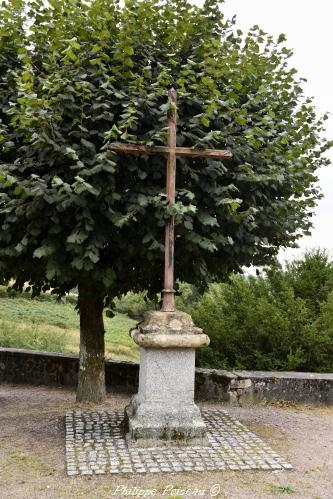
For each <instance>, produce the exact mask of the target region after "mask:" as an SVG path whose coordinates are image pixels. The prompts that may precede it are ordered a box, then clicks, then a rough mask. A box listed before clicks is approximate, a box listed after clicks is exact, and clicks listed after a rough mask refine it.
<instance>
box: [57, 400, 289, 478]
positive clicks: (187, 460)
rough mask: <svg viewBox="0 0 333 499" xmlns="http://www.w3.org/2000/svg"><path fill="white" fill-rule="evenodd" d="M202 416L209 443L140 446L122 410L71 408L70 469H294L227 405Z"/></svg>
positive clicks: (68, 425) (77, 472)
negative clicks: (130, 439) (129, 439)
mask: <svg viewBox="0 0 333 499" xmlns="http://www.w3.org/2000/svg"><path fill="white" fill-rule="evenodd" d="M202 416H203V419H204V421H205V422H206V424H207V437H208V441H209V445H207V446H198V445H197V446H179V445H176V444H171V445H168V446H166V447H150V448H137V447H131V446H128V445H127V443H126V440H125V438H124V435H123V431H122V427H121V422H122V419H123V413H122V412H120V411H96V412H88V411H68V412H67V413H66V415H65V425H66V469H67V474H68V475H69V476H73V475H102V474H106V473H111V474H119V473H138V474H140V473H170V472H171V473H177V472H184V471H197V472H203V471H214V470H250V469H256V470H289V469H292V466H291V464H289V463H288V462H287V461H286V460H285V459H283V458H282V457H280V456H279V455H278V454H277V453H276V452H274V451H273V450H272V449H271V448H270V447H269V446H268V445H266V444H265V442H263V441H262V440H261V439H260V438H259V437H257V436H256V435H255V434H254V433H252V432H251V431H250V430H248V429H247V428H246V427H245V426H244V425H243V424H241V423H240V422H239V421H237V420H236V419H234V418H232V417H231V416H229V415H228V413H227V412H226V411H224V410H221V409H209V410H203V411H202Z"/></svg>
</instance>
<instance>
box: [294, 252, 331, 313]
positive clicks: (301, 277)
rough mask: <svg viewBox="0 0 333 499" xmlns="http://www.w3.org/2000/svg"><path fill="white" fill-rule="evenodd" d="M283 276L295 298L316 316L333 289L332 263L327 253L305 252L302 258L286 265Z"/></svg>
mask: <svg viewBox="0 0 333 499" xmlns="http://www.w3.org/2000/svg"><path fill="white" fill-rule="evenodd" d="M284 276H285V278H286V279H287V282H289V283H290V284H291V286H292V287H293V289H294V292H295V296H298V297H300V298H302V299H303V300H305V302H306V305H307V307H308V308H310V309H311V311H312V312H313V314H316V313H318V312H320V308H321V303H323V302H325V301H326V300H327V298H328V295H329V293H330V291H332V289H333V261H332V260H331V259H330V257H329V255H328V253H327V251H324V250H321V249H316V250H313V251H307V252H306V253H305V254H304V256H303V257H302V258H300V259H296V260H293V261H291V262H289V263H287V266H286V271H285V272H284Z"/></svg>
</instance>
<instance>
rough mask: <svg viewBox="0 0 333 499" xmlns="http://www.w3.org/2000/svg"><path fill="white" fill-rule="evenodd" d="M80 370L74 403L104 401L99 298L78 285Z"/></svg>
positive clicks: (101, 312) (101, 300)
mask: <svg viewBox="0 0 333 499" xmlns="http://www.w3.org/2000/svg"><path fill="white" fill-rule="evenodd" d="M78 306H79V312H80V367H79V379H78V387H77V392H76V400H77V402H94V403H99V402H103V400H105V347H104V332H105V331H104V323H103V297H102V296H98V293H96V291H95V290H94V289H89V288H88V287H85V286H82V285H79V300H78Z"/></svg>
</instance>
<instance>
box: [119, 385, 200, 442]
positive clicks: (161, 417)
mask: <svg viewBox="0 0 333 499" xmlns="http://www.w3.org/2000/svg"><path fill="white" fill-rule="evenodd" d="M124 421H125V428H126V431H127V433H126V439H127V442H128V443H131V444H133V445H136V446H139V447H156V446H163V445H168V444H169V443H170V442H171V441H172V442H174V443H179V445H184V444H192V445H207V440H206V425H205V423H204V422H203V420H202V418H201V414H200V411H199V408H198V407H197V406H196V405H195V404H194V403H192V404H187V405H186V406H183V407H179V406H178V407H175V406H174V405H173V406H171V405H169V404H167V405H166V404H164V403H163V402H140V399H139V396H138V395H135V396H134V397H133V398H132V400H131V402H130V404H129V405H128V406H127V407H126V409H125V420H124Z"/></svg>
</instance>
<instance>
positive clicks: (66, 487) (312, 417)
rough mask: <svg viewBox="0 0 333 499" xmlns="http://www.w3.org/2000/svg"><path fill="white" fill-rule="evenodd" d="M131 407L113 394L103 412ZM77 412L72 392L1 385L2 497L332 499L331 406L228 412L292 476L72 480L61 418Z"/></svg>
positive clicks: (215, 474)
mask: <svg viewBox="0 0 333 499" xmlns="http://www.w3.org/2000/svg"><path fill="white" fill-rule="evenodd" d="M127 402H128V398H127V397H126V396H122V395H109V397H108V400H107V403H105V404H103V405H101V406H98V409H104V408H106V409H122V408H123V407H124V406H125V405H126V403H127ZM202 405H203V406H205V407H214V406H215V407H216V405H218V407H221V408H222V407H223V406H222V404H206V403H205V404H202ZM94 407H95V406H94ZM73 408H82V409H83V408H85V409H87V408H89V406H87V405H83V404H80V405H78V404H76V403H75V393H74V392H73V391H71V390H67V389H59V388H47V387H33V386H14V385H1V386H0V498H1V499H7V498H8V499H9V498H24V499H26V498H27V499H28V498H47V499H53V498H55V499H62V498H66V499H67V498H77V497H82V498H86V499H99V498H101V499H104V498H111V497H119V498H121V497H143V496H144V494H145V496H144V497H167V498H171V497H173V498H177V499H180V498H181V497H191V498H192V497H205V498H208V497H212V495H211V494H210V490H211V491H212V493H213V494H214V493H215V497H222V498H228V499H238V498H239V499H252V498H253V499H256V498H284V497H288V496H289V497H295V498H302V499H303V498H312V499H319V498H321V499H333V408H309V407H304V406H292V407H291V406H286V407H278V406H275V405H267V406H262V405H255V406H247V407H229V406H225V407H224V408H225V409H226V410H227V411H228V412H229V414H231V415H232V416H234V417H236V418H238V419H239V420H240V421H242V422H243V423H245V424H246V425H247V426H248V427H249V428H250V429H251V430H252V431H254V432H255V433H256V434H257V435H259V436H260V437H261V438H263V439H264V440H265V441H266V442H267V443H268V444H269V445H270V446H271V447H272V448H273V449H274V450H276V451H277V452H278V453H279V454H280V455H281V456H283V457H285V458H286V459H287V461H289V462H290V463H291V464H292V465H293V466H294V469H293V470H292V471H277V472H271V471H242V472H237V471H223V472H221V471H220V472H209V473H208V472H207V473H195V472H192V473H181V474H172V473H165V474H158V475H154V476H151V475H149V476H137V475H136V476H134V475H127V476H126V475H125V476H121V477H119V476H110V475H104V476H95V477H94V476H92V477H90V476H88V477H67V476H66V474H65V467H64V465H65V459H64V458H65V456H64V417H63V416H64V412H65V410H68V409H73ZM91 408H92V407H91ZM178 489H183V491H182V490H178ZM218 490H219V492H218ZM139 494H141V495H139Z"/></svg>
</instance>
